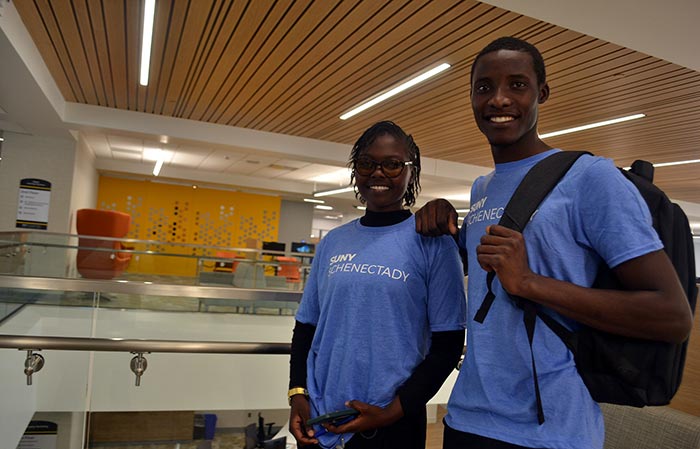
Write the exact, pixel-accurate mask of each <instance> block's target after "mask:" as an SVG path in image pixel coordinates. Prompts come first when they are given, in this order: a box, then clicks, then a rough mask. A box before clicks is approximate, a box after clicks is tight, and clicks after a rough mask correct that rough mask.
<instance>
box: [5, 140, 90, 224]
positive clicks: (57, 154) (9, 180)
mask: <svg viewBox="0 0 700 449" xmlns="http://www.w3.org/2000/svg"><path fill="white" fill-rule="evenodd" d="M4 137H5V141H4V142H3V144H2V160H0V211H2V213H1V214H0V231H13V230H17V229H18V228H15V220H16V219H17V202H18V195H19V182H20V180H22V179H24V178H38V179H44V180H46V181H49V182H50V183H51V203H50V206H49V224H48V229H47V231H50V232H64V233H67V232H69V230H70V205H71V199H72V188H73V172H74V165H75V146H76V144H75V142H74V141H71V140H69V139H60V138H43V137H35V136H29V135H25V134H16V133H12V132H5V134H4Z"/></svg>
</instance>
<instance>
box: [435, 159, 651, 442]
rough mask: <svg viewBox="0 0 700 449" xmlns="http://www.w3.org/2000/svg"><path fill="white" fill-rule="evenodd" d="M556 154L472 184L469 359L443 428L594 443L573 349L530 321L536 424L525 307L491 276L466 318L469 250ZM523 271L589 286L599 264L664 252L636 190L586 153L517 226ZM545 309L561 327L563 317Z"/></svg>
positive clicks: (596, 424) (596, 413)
mask: <svg viewBox="0 0 700 449" xmlns="http://www.w3.org/2000/svg"><path fill="white" fill-rule="evenodd" d="M555 151H559V150H550V151H548V152H545V153H541V154H538V155H536V156H533V157H530V158H527V159H524V160H520V161H515V162H509V163H505V164H496V169H495V171H494V172H492V173H491V174H489V175H486V176H484V177H480V178H479V179H477V180H476V181H475V182H474V185H473V186H472V194H471V204H472V205H471V208H470V211H469V214H468V215H467V217H466V218H465V220H464V223H463V225H462V229H461V232H460V244H462V245H465V248H466V250H467V253H468V260H469V261H468V263H469V273H468V274H469V277H468V295H467V296H468V298H469V302H468V319H467V322H468V325H467V355H466V359H465V361H464V363H463V365H462V368H461V370H460V373H459V377H458V379H457V382H456V384H455V387H454V389H453V391H452V395H451V397H450V400H449V404H448V415H447V417H446V422H447V424H448V425H449V426H450V427H452V428H454V429H457V430H460V431H463V432H469V433H474V434H478V435H482V436H485V437H488V438H494V439H497V440H501V441H506V442H509V443H512V444H517V445H520V446H526V447H543V448H558V449H596V448H602V447H603V441H604V428H603V419H602V416H601V412H600V409H599V407H598V404H597V403H596V402H594V401H593V399H592V398H591V396H590V394H589V393H588V390H587V389H586V386H585V385H584V384H583V381H582V380H581V377H580V376H579V375H578V372H577V371H576V366H575V364H574V360H573V357H572V354H571V352H569V351H568V350H567V348H566V347H565V346H564V344H563V343H562V342H561V340H560V339H559V338H558V337H557V336H556V335H555V334H554V333H553V332H552V331H551V330H550V329H549V328H548V327H547V326H546V325H545V324H543V323H542V321H540V320H538V323H537V326H536V329H535V336H534V341H533V353H534V355H535V360H536V363H537V375H538V380H539V387H540V392H541V394H542V405H543V408H544V414H545V422H544V424H543V425H538V423H537V413H536V405H535V393H534V385H533V378H532V365H531V356H530V347H529V345H528V339H527V335H526V332H525V326H524V324H523V312H522V310H521V309H519V308H518V307H517V306H515V305H514V304H513V302H512V301H511V300H510V299H509V298H508V297H507V295H506V294H505V291H504V290H503V288H502V286H501V284H500V282H499V281H498V277H496V279H495V280H494V283H493V287H494V288H493V292H494V294H495V295H496V299H495V301H494V302H493V305H492V307H491V309H490V311H489V314H488V316H487V317H486V320H485V321H484V322H483V324H479V323H477V322H475V321H474V320H473V317H474V315H475V313H476V311H477V310H478V308H479V306H480V305H481V303H482V301H483V298H484V296H485V294H486V271H484V270H483V269H482V268H481V267H480V266H479V263H478V261H477V258H476V246H477V245H478V244H479V239H480V238H481V236H482V235H484V233H485V230H486V227H487V226H489V225H492V224H497V223H498V220H499V219H500V217H501V215H502V214H503V210H504V208H505V206H506V204H507V202H508V200H509V199H510V197H511V196H512V195H513V192H514V191H515V189H516V187H517V186H518V184H519V183H520V181H521V180H522V179H523V177H524V176H525V174H526V173H527V171H528V170H529V169H530V168H531V167H532V166H533V165H534V164H535V163H536V162H538V161H540V160H541V159H543V158H544V157H546V156H548V155H550V154H552V153H553V152H555ZM524 238H525V244H526V247H527V253H528V261H529V264H530V268H531V269H532V270H533V271H534V272H535V273H539V274H541V275H544V276H548V277H552V278H555V279H559V280H563V281H568V282H571V283H574V284H577V285H581V286H586V287H590V286H591V285H592V283H593V281H594V279H595V276H596V273H597V270H598V266H599V265H600V263H601V261H603V262H605V263H607V264H608V265H609V266H610V267H615V266H616V265H619V264H620V263H622V262H625V261H627V260H630V259H632V258H635V257H638V256H641V255H644V254H647V253H649V252H652V251H655V250H658V249H661V248H663V245H662V243H661V241H660V240H659V238H658V236H657V234H656V232H655V231H654V229H653V228H652V227H651V216H650V214H649V210H648V208H647V206H646V204H645V203H644V201H643V200H642V198H641V196H640V195H639V192H638V191H637V189H636V188H635V187H634V186H633V185H632V183H630V182H629V181H627V180H626V179H625V178H624V177H623V176H622V174H621V173H619V171H618V169H617V168H615V166H614V165H613V164H612V162H611V161H610V160H607V159H603V158H599V157H593V156H588V155H584V156H582V157H581V158H580V159H579V160H578V161H577V162H576V163H575V164H574V166H573V167H572V168H571V170H570V171H569V172H568V173H567V174H566V176H565V177H564V178H563V179H562V181H561V182H560V183H559V184H558V185H557V186H556V187H555V188H554V190H553V191H552V192H551V193H550V195H549V196H548V197H547V198H546V199H545V200H544V201H543V202H542V204H541V205H540V207H539V210H538V211H537V212H536V213H535V214H534V215H533V217H532V219H531V222H530V223H529V224H528V226H527V227H526V228H525V232H524ZM547 311H548V313H551V314H553V315H554V316H555V317H556V318H558V319H559V320H560V321H563V322H564V323H566V324H568V325H569V326H575V323H573V322H572V321H571V320H568V319H564V318H563V317H561V316H560V315H558V314H556V313H555V312H553V311H551V310H550V309H547Z"/></svg>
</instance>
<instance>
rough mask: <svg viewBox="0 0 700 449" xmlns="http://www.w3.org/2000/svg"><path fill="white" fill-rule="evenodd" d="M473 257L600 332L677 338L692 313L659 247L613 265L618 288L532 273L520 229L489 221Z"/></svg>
mask: <svg viewBox="0 0 700 449" xmlns="http://www.w3.org/2000/svg"><path fill="white" fill-rule="evenodd" d="M481 243H482V244H481V245H479V247H478V248H477V258H478V260H479V263H480V265H481V266H482V268H484V269H486V270H487V271H490V270H491V269H493V270H495V271H496V274H497V276H498V278H499V280H500V282H501V285H503V288H504V289H505V290H506V291H507V292H508V293H510V294H511V295H516V296H521V297H523V298H527V299H530V300H532V301H534V302H536V303H539V304H542V305H544V306H546V307H549V308H551V309H553V310H555V311H557V312H559V313H561V314H562V315H565V316H567V317H569V318H572V319H574V320H576V321H578V322H580V323H583V324H585V325H587V326H590V327H593V328H596V329H600V330H602V331H606V332H610V333H614V334H619V335H626V336H629V337H637V338H645V339H650V340H659V341H668V342H678V343H680V342H682V341H685V339H687V338H688V335H689V334H690V330H691V328H692V313H691V311H690V306H689V304H688V300H687V298H686V297H685V293H684V291H683V288H682V287H681V285H680V281H679V280H678V276H677V275H676V271H675V269H674V268H673V264H672V263H671V261H670V259H669V258H668V256H667V255H666V253H664V252H663V250H659V251H654V252H651V253H649V254H645V255H643V256H640V257H637V258H634V259H631V260H628V261H626V262H623V263H621V264H620V265H618V266H617V267H615V268H614V269H613V273H614V274H615V276H616V277H617V279H618V280H619V281H620V284H621V285H622V289H621V290H604V289H594V288H586V287H581V286H578V285H575V284H572V283H569V282H565V281H560V280H557V279H553V278H549V277H545V276H541V275H538V274H536V273H533V272H532V271H531V270H530V267H529V265H528V262H527V253H526V251H525V243H524V240H523V238H522V234H520V233H518V232H516V231H513V230H511V229H507V228H504V227H503V226H491V227H490V231H489V234H487V235H485V236H483V237H482V240H481Z"/></svg>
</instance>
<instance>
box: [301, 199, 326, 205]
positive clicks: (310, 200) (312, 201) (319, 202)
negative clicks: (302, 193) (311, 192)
mask: <svg viewBox="0 0 700 449" xmlns="http://www.w3.org/2000/svg"><path fill="white" fill-rule="evenodd" d="M304 201H305V202H307V203H316V204H323V203H325V201H323V200H315V199H313V198H304Z"/></svg>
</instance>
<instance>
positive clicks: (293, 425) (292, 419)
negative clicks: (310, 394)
mask: <svg viewBox="0 0 700 449" xmlns="http://www.w3.org/2000/svg"><path fill="white" fill-rule="evenodd" d="M310 417H311V407H310V405H309V399H308V398H307V397H306V396H304V395H303V394H297V395H294V396H292V410H291V411H290V412H289V431H290V432H291V433H292V435H294V438H296V440H297V444H298V445H299V446H308V445H309V444H318V440H317V439H316V438H314V430H313V429H312V428H308V429H307V428H306V421H307V420H308V419H309V418H310Z"/></svg>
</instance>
